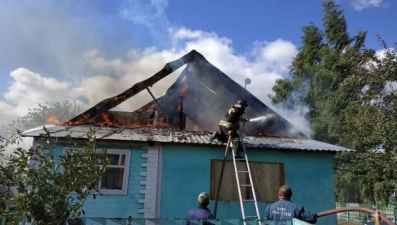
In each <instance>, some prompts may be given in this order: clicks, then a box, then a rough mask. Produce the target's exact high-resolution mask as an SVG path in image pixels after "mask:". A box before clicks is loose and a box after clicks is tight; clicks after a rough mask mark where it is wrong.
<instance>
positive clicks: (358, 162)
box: [270, 1, 397, 203]
mask: <svg viewBox="0 0 397 225" xmlns="http://www.w3.org/2000/svg"><path fill="white" fill-rule="evenodd" d="M302 31H303V35H302V39H301V41H302V46H301V47H300V49H299V53H298V54H297V56H296V57H295V58H294V60H293V62H292V64H291V66H290V76H289V77H287V78H284V79H279V80H277V81H276V84H275V86H274V87H273V91H274V92H275V95H271V96H270V98H271V100H272V103H273V104H282V105H284V106H285V107H288V108H294V107H295V106H297V105H304V106H306V107H308V109H309V112H308V114H307V119H308V120H309V121H310V123H311V126H312V130H313V138H314V139H316V140H320V141H324V142H328V143H332V144H337V145H342V146H345V147H348V148H351V149H354V150H356V152H354V153H341V154H337V156H336V157H335V169H336V170H335V184H336V189H337V198H338V199H339V200H341V201H352V200H360V201H362V202H371V203H373V202H375V201H377V202H384V203H387V202H390V196H391V193H392V192H395V191H397V182H396V180H397V172H396V171H397V167H396V165H397V124H396V123H397V118H396V117H397V96H396V95H397V52H396V50H395V49H393V48H388V46H387V45H386V43H385V42H384V41H383V40H382V39H381V38H380V37H379V42H380V46H381V47H382V48H383V49H384V52H383V54H382V55H379V54H376V51H375V50H373V49H370V48H367V47H366V46H365V40H366V32H365V31H358V32H357V33H356V34H355V35H350V34H349V33H348V32H347V21H346V19H345V17H344V15H343V11H342V10H340V9H339V6H338V5H336V4H334V3H333V2H332V1H327V2H324V3H323V27H322V28H319V27H317V26H315V25H314V24H313V23H312V24H310V25H308V26H305V27H303V29H302ZM346 181H349V182H346ZM352 182H354V183H352ZM352 190H354V191H353V192H356V193H352ZM353 196H354V197H353ZM352 198H355V199H352Z"/></svg>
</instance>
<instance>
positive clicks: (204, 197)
mask: <svg viewBox="0 0 397 225" xmlns="http://www.w3.org/2000/svg"><path fill="white" fill-rule="evenodd" d="M197 203H198V204H199V205H201V206H204V207H207V206H208V204H209V203H210V196H209V195H208V194H207V192H201V193H200V194H199V196H198V198H197Z"/></svg>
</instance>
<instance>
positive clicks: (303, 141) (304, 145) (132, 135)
mask: <svg viewBox="0 0 397 225" xmlns="http://www.w3.org/2000/svg"><path fill="white" fill-rule="evenodd" d="M45 130H47V132H48V134H49V135H50V136H51V137H56V138H58V139H61V138H66V137H71V138H73V139H85V138H86V136H87V133H88V132H90V130H94V131H95V135H96V137H97V140H98V141H126V142H127V141H128V142H146V143H147V142H159V143H163V144H178V145H179V144H187V145H200V146H203V145H205V146H224V145H225V144H224V143H220V142H210V141H209V140H210V136H211V132H208V131H179V130H175V129H169V128H154V127H142V128H122V127H94V126H87V125H83V126H58V125H57V126H54V125H51V126H45V129H44V127H43V126H42V127H38V128H34V129H30V130H27V131H24V132H22V136H24V137H36V138H37V137H46V136H47V133H46V131H45ZM244 143H245V146H246V147H247V148H255V149H269V150H270V149H273V150H288V151H319V152H349V151H353V150H351V149H348V148H344V147H341V146H337V145H332V144H328V143H324V142H320V141H316V140H312V139H308V138H302V137H295V138H291V137H261V136H245V137H244Z"/></svg>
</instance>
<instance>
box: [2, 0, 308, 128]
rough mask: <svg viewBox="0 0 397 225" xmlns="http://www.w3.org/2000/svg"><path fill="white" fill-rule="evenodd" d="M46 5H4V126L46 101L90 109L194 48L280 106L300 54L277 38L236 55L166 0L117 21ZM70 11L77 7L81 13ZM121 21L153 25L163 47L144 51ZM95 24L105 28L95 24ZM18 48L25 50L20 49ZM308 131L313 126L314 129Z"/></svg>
mask: <svg viewBox="0 0 397 225" xmlns="http://www.w3.org/2000/svg"><path fill="white" fill-rule="evenodd" d="M39 1H40V7H37V6H36V4H33V3H30V2H29V1H23V2H22V3H19V2H18V3H16V2H15V3H14V2H13V1H11V2H8V5H9V7H10V8H9V10H4V8H3V9H1V8H0V13H2V18H3V19H2V20H1V21H0V32H1V33H2V35H1V37H0V48H1V49H2V50H3V51H1V52H2V53H0V59H1V60H2V62H3V64H5V65H7V66H8V67H7V68H9V70H8V72H7V73H5V74H7V76H6V78H5V80H6V82H3V83H2V84H1V86H0V91H2V97H3V98H0V107H1V110H0V124H1V125H7V124H9V123H10V122H11V121H13V120H15V119H16V118H18V117H20V116H23V115H25V114H26V113H27V112H28V110H29V108H30V109H32V108H35V107H37V106H38V104H40V103H41V104H43V103H45V102H59V101H63V100H71V101H76V102H77V103H78V104H79V105H80V106H81V111H84V110H86V109H88V108H90V107H92V106H94V105H95V104H97V103H98V102H100V101H101V100H103V99H105V98H108V97H111V96H114V95H117V94H119V93H121V92H123V91H125V90H126V89H128V88H130V87H131V86H132V85H134V84H135V83H137V82H140V81H142V80H144V79H147V78H148V77H150V76H152V75H153V74H155V73H156V72H158V71H159V70H160V69H161V68H163V66H164V65H165V64H166V63H167V62H170V61H173V60H175V59H178V58H180V57H181V56H183V55H184V54H186V53H188V52H190V51H191V50H193V49H195V50H197V51H198V52H200V53H201V54H203V56H204V57H205V58H206V59H207V60H208V61H209V62H210V63H212V64H213V65H214V66H216V67H217V68H219V69H220V70H221V71H223V72H224V73H225V74H227V75H228V76H229V77H230V78H232V79H233V80H235V81H236V82H237V83H239V84H241V85H242V86H244V80H245V79H246V78H250V79H251V80H252V83H251V84H249V85H247V89H248V91H250V92H251V93H252V94H253V95H255V96H256V97H257V98H259V99H260V100H261V101H263V102H264V103H265V104H266V105H268V106H269V107H272V106H271V104H270V100H269V98H268V97H267V96H268V94H269V93H271V92H272V91H271V88H272V86H273V85H274V83H275V80H276V79H278V78H282V77H283V75H285V73H286V72H287V67H288V65H289V64H290V62H291V60H292V58H293V57H294V56H295V55H296V53H297V51H298V50H297V47H296V46H294V45H293V44H292V43H291V42H289V41H288V40H283V39H277V40H273V41H272V40H270V41H269V40H267V41H256V42H254V43H253V44H252V46H251V48H250V49H248V50H247V51H246V52H243V53H236V52H235V50H234V48H233V41H232V39H231V38H229V37H222V36H219V35H218V34H217V33H215V32H206V31H203V30H193V29H189V28H186V27H180V26H175V25H173V24H172V23H171V22H170V21H169V20H168V18H167V17H166V15H165V14H164V12H165V11H164V9H165V8H166V7H167V1H164V0H152V1H133V0H131V1H126V3H125V7H124V8H123V9H121V10H120V11H118V13H120V14H118V15H113V17H99V16H98V15H99V14H98V12H96V11H95V8H90V10H86V11H85V14H78V13H77V12H79V11H77V9H82V8H84V7H87V6H86V5H85V4H83V3H81V4H77V5H74V6H73V7H72V6H71V5H68V4H67V3H65V5H57V4H54V2H52V1H47V0H39ZM135 3H139V4H135ZM89 7H91V6H89ZM66 9H68V10H71V9H73V10H76V11H73V12H75V14H69V13H68V11H67V10H66ZM84 9H86V8H84ZM33 10H37V11H36V12H35V13H33V12H32V11H33ZM24 12H25V13H24ZM27 12H28V13H27ZM29 12H30V13H29ZM137 12H139V13H137ZM95 16H98V17H95ZM114 17H119V19H120V20H121V19H122V18H123V19H124V20H125V21H127V22H131V23H132V25H133V26H132V28H137V29H139V27H137V26H142V25H143V26H145V27H147V28H148V30H149V31H151V33H152V35H153V37H154V39H156V40H160V39H161V44H160V46H161V47H158V46H156V47H154V46H149V47H142V46H141V45H140V44H139V42H138V41H131V40H130V39H132V40H135V39H134V36H133V35H132V36H131V31H130V30H129V29H131V28H130V27H124V26H122V25H120V24H122V23H120V24H114V23H113V22H114V21H113V18H114ZM95 19H98V20H100V21H101V23H100V24H98V23H95V22H93V21H95ZM15 21H17V22H18V24H22V25H23V26H24V27H25V29H22V28H21V29H10V26H14V27H19V26H17V24H16V23H17V22H15ZM6 24H8V25H7V26H5V25H6ZM13 24H14V25H13ZM2 25H4V26H2ZM98 26H100V27H98ZM102 29H110V30H104V31H102ZM28 31H31V32H33V33H29V32H28ZM40 31H42V32H40ZM36 34H37V35H36ZM27 37H31V39H28V38H27ZM106 37H108V38H109V40H110V41H108V40H107V39H106ZM137 37H139V36H137ZM135 38H136V37H135ZM17 43H18V46H23V49H21V48H16V47H15V46H16V44H17ZM13 47H14V48H13ZM5 52H7V53H8V54H5ZM21 53H22V54H23V57H22V56H21V57H20V54H21ZM182 69H183V68H181V69H179V70H178V71H176V72H174V73H173V74H171V75H169V77H167V78H165V79H163V80H161V81H160V82H158V83H156V84H155V85H153V87H151V89H150V90H151V91H152V92H153V94H154V95H155V96H156V97H157V96H160V95H162V94H163V93H164V92H165V91H166V90H167V88H168V87H169V86H170V84H172V83H173V82H174V80H175V79H176V77H177V76H178V75H179V73H180V72H181V71H182ZM151 100H152V98H151V96H150V95H149V93H148V92H147V91H144V92H141V93H139V94H138V95H136V96H135V97H133V98H131V99H129V100H128V101H125V102H124V103H123V104H121V105H119V106H118V107H117V108H115V109H114V110H123V111H133V110H135V109H137V108H139V107H141V106H142V105H143V104H145V103H147V102H148V101H151ZM275 110H276V111H277V109H275ZM283 116H284V115H283ZM294 117H295V114H294V113H289V114H288V116H287V117H286V119H288V120H290V121H291V122H293V123H294V122H295V120H294V119H293V118H294ZM299 118H301V119H302V120H304V119H303V117H299ZM295 125H297V124H295ZM298 126H299V124H298ZM303 126H304V129H307V128H308V126H307V124H304V125H303ZM299 129H300V130H303V129H302V128H299Z"/></svg>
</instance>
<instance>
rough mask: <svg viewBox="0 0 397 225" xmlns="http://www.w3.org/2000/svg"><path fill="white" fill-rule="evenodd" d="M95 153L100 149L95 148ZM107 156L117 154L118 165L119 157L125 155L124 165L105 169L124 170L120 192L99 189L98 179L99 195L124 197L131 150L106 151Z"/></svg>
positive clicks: (68, 148)
mask: <svg viewBox="0 0 397 225" xmlns="http://www.w3.org/2000/svg"><path fill="white" fill-rule="evenodd" d="M70 149H71V148H70V147H65V148H63V154H66V152H67V151H69V150H70ZM97 151H98V152H99V151H102V149H99V148H97ZM106 152H107V154H113V155H115V154H119V155H120V157H119V163H120V161H121V158H122V157H121V155H125V162H124V165H123V166H121V165H108V166H107V168H124V174H123V185H122V188H121V190H116V189H101V186H100V185H101V183H100V179H99V181H98V187H99V191H100V193H101V194H108V195H126V194H127V189H128V177H129V172H130V157H131V150H130V149H106Z"/></svg>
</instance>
